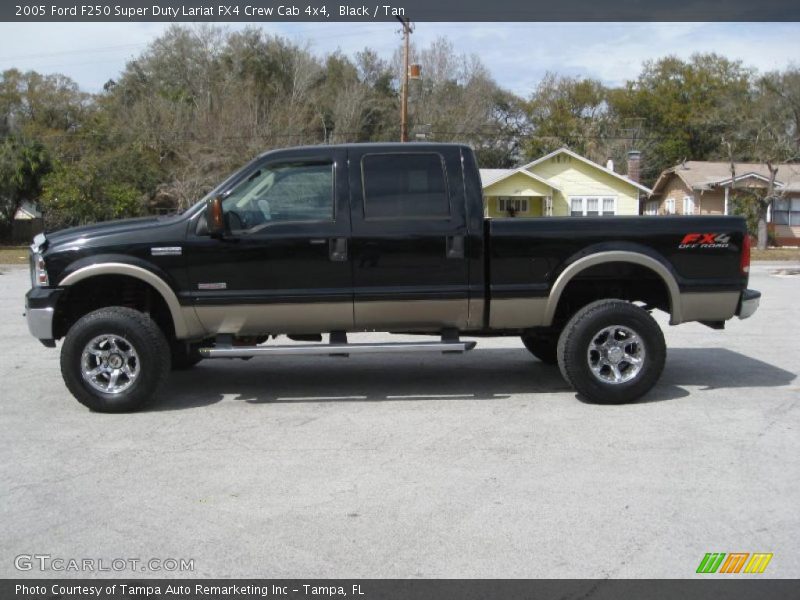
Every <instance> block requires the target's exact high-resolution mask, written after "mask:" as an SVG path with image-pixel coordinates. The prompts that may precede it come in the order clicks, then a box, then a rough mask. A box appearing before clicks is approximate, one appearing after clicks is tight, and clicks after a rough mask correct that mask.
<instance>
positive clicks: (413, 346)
mask: <svg viewBox="0 0 800 600" xmlns="http://www.w3.org/2000/svg"><path fill="white" fill-rule="evenodd" d="M475 344H476V342H461V341H453V342H397V343H391V342H390V343H383V344H294V345H292V346H230V345H224V346H214V347H212V348H200V356H202V357H203V358H252V357H254V356H292V355H320V354H322V355H328V356H349V355H351V354H385V353H389V352H442V353H445V354H450V353H455V354H461V353H462V352H467V351H469V350H472V349H473V348H474V347H475Z"/></svg>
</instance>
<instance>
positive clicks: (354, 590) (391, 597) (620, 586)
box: [0, 576, 798, 600]
mask: <svg viewBox="0 0 800 600" xmlns="http://www.w3.org/2000/svg"><path fill="white" fill-rule="evenodd" d="M797 590H798V581H797V580H796V579H795V580H789V579H761V578H756V577H753V578H750V577H748V578H746V579H745V578H743V577H741V576H731V577H729V578H726V579H725V578H723V579H691V580H687V579H672V580H664V579H610V580H609V579H602V580H587V579H584V580H564V579H549V580H525V579H498V580H491V579H478V580H469V579H433V580H420V579H411V580H403V579H360V580H359V579H347V580H345V579H328V580H314V579H308V580H303V579H216V580H204V579H169V580H167V579H163V580H160V579H141V580H124V579H120V580H115V579H35V580H30V579H29V580H22V579H6V580H0V598H3V600H11V599H14V600H23V599H26V600H51V599H53V600H54V599H56V598H58V599H59V600H89V599H92V600H139V599H142V600H144V599H147V600H204V599H208V600H211V599H213V600H265V599H268V600H323V599H327V598H338V599H343V598H348V599H350V600H494V599H498V600H500V599H502V600H550V599H556V598H558V599H560V600H577V599H579V598H580V599H591V600H621V599H631V600H638V599H642V600H644V599H647V600H673V599H675V600H678V599H679V600H695V599H696V600H701V599H702V600H717V599H722V598H724V599H725V600H750V599H753V600H755V599H761V598H769V599H770V600H783V599H789V598H793V599H796V598H797Z"/></svg>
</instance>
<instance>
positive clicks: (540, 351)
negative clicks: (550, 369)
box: [522, 334, 558, 365]
mask: <svg viewBox="0 0 800 600" xmlns="http://www.w3.org/2000/svg"><path fill="white" fill-rule="evenodd" d="M522 344H523V345H524V346H525V348H527V350H528V352H530V353H531V354H533V355H534V356H535V357H536V358H538V359H539V360H540V361H542V362H543V363H544V364H546V365H555V364H558V336H554V335H552V336H550V335H548V336H544V335H532V334H525V335H523V336H522Z"/></svg>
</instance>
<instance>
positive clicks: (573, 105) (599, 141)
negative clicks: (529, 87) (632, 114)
mask: <svg viewBox="0 0 800 600" xmlns="http://www.w3.org/2000/svg"><path fill="white" fill-rule="evenodd" d="M606 97H607V90H606V88H605V87H604V86H603V85H602V84H601V83H600V82H599V81H596V80H594V79H579V78H574V77H561V76H558V75H556V74H555V73H547V74H545V76H544V78H543V79H542V81H541V82H539V85H538V86H537V88H536V91H535V92H534V93H533V95H532V96H531V98H530V100H528V102H527V103H526V105H525V109H526V112H527V114H528V118H529V120H530V126H531V130H532V137H531V138H530V139H529V141H528V143H527V144H526V145H525V154H526V156H527V158H529V159H532V158H538V157H540V156H542V155H543V154H547V153H549V152H552V151H553V150H557V149H558V148H561V147H563V146H568V147H570V148H571V149H572V150H574V151H575V152H577V153H579V154H582V155H584V156H588V157H590V158H594V159H595V160H598V161H602V160H603V159H604V158H606V156H603V155H605V154H607V151H606V149H605V147H604V142H603V137H604V136H605V135H606V134H607V132H608V129H609V125H610V121H609V114H608V105H607V101H606Z"/></svg>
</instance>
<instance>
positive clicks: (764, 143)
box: [725, 69, 800, 250]
mask: <svg viewBox="0 0 800 600" xmlns="http://www.w3.org/2000/svg"><path fill="white" fill-rule="evenodd" d="M799 81H800V77H798V72H797V70H796V69H790V70H788V71H786V72H784V73H768V74H767V75H765V76H763V77H761V78H760V79H759V80H758V82H757V87H756V90H755V93H754V95H753V101H752V108H751V110H750V112H749V113H745V114H744V115H743V117H744V118H743V119H742V120H741V124H740V129H739V131H738V132H737V133H736V135H734V136H733V137H732V138H731V139H729V140H725V145H726V147H727V150H728V160H729V161H730V164H731V176H732V179H733V184H732V189H733V196H734V200H735V202H736V204H737V205H738V207H739V210H740V212H742V213H743V214H744V215H745V216H748V217H749V218H748V222H749V223H755V233H756V236H757V240H758V248H759V249H762V250H763V249H765V248H766V247H767V245H768V243H769V232H768V227H767V214H768V212H769V209H770V207H772V206H773V205H774V203H775V201H776V200H779V199H781V198H782V197H783V196H784V191H783V190H782V188H781V187H780V186H779V183H780V182H779V174H780V163H785V162H794V161H797V160H799V159H800V147H798V128H797V127H798V121H797V117H798V115H800V112H798V111H800V87H798V85H797V84H798V82H799ZM737 157H738V158H739V159H740V160H741V159H744V160H751V161H754V162H757V163H762V164H764V165H765V166H766V169H767V181H766V184H765V185H763V186H747V187H745V186H738V185H737V183H736V178H737V176H741V175H746V173H737V171H736V159H737ZM751 227H752V225H751Z"/></svg>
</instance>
